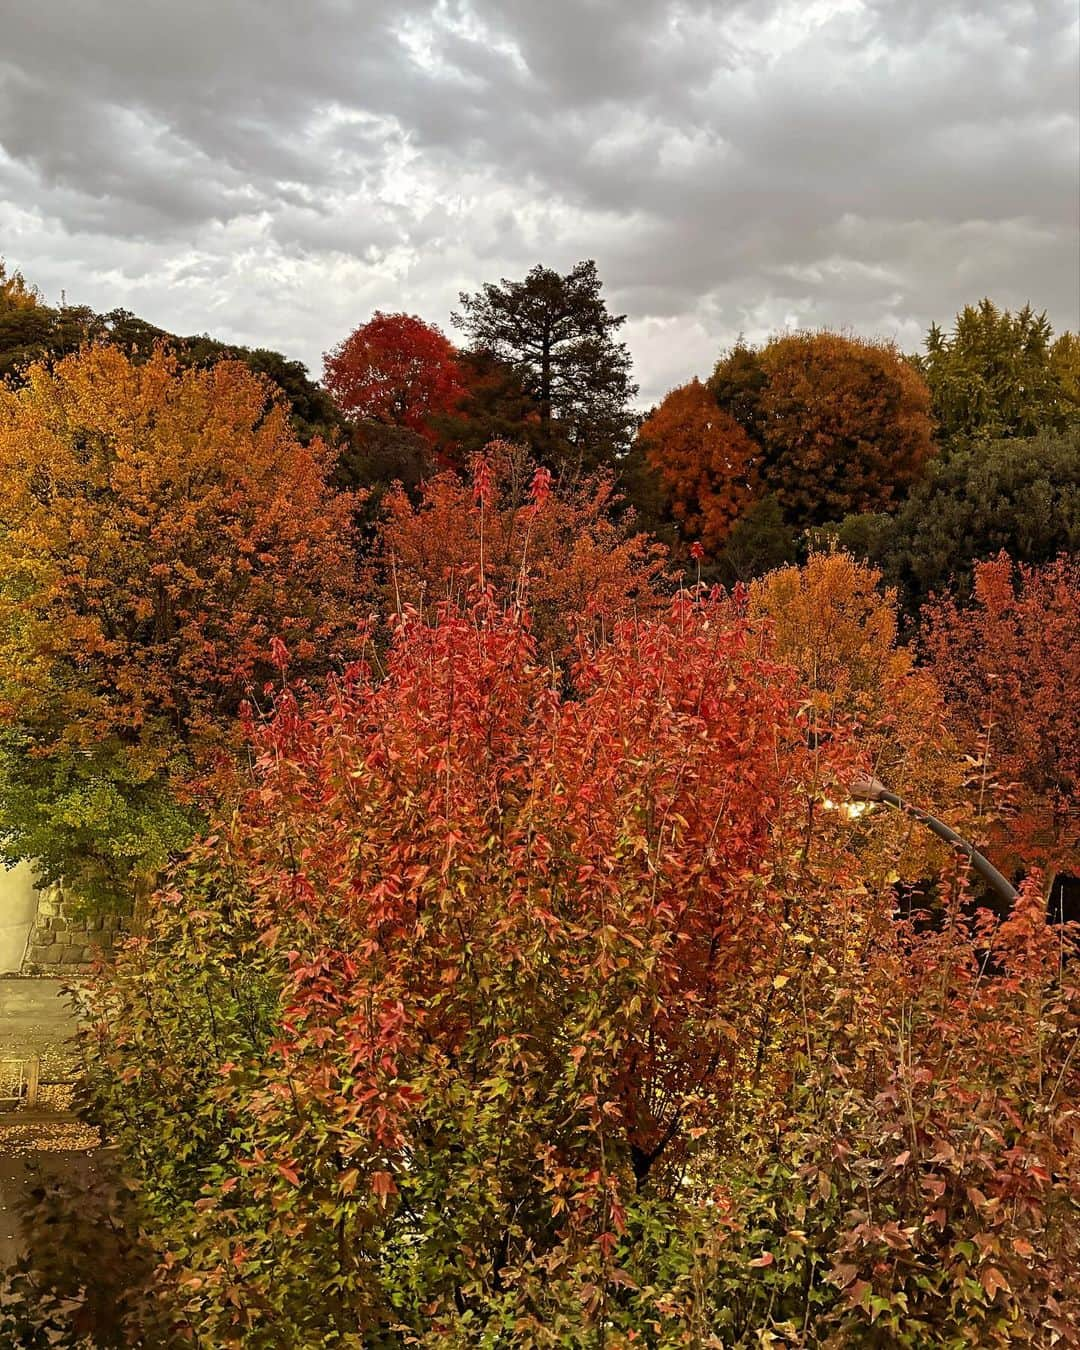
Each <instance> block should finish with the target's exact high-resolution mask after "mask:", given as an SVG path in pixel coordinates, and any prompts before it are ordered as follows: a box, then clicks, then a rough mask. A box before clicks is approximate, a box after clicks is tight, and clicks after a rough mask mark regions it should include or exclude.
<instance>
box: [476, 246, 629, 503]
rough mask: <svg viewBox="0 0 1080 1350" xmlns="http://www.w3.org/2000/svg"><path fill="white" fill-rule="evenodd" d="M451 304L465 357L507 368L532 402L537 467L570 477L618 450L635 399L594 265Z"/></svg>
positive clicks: (535, 273)
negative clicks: (456, 306)
mask: <svg viewBox="0 0 1080 1350" xmlns="http://www.w3.org/2000/svg"><path fill="white" fill-rule="evenodd" d="M460 303H461V310H460V312H458V313H456V314H455V315H454V316H453V322H454V325H455V327H457V328H460V329H461V330H462V331H463V332H464V333H465V335H466V337H467V338H468V342H469V346H470V347H471V349H472V350H473V351H474V352H478V353H485V354H487V355H488V356H490V357H493V358H495V359H496V360H498V361H500V362H503V363H505V364H506V365H508V366H509V367H510V368H512V369H513V370H514V371H515V372H516V374H517V376H518V378H519V379H520V381H521V385H522V388H523V389H524V391H525V393H526V394H527V395H528V396H529V398H530V399H532V400H533V401H534V402H535V404H536V409H537V413H538V417H539V433H538V439H537V440H536V441H534V442H533V448H534V451H535V453H536V455H537V457H538V458H539V460H540V461H541V463H543V464H544V465H545V466H546V467H547V468H549V469H551V470H552V471H553V472H554V473H555V474H557V475H562V474H564V473H565V474H570V475H571V476H573V475H575V474H579V473H581V472H582V471H583V470H584V471H588V470H592V469H596V468H598V467H600V466H602V465H605V464H608V463H610V462H611V460H612V459H613V458H615V457H616V456H617V455H618V454H620V453H621V452H622V451H623V450H625V448H626V445H627V442H628V440H629V434H630V428H631V426H632V423H633V418H632V414H631V412H630V402H631V400H632V399H633V397H634V395H635V394H636V393H637V386H636V385H635V384H633V383H632V381H631V378H630V353H629V351H628V350H627V348H626V345H625V343H622V342H619V341H617V340H616V334H617V333H618V331H619V329H620V328H621V327H622V325H623V324H624V323H625V322H626V316H625V315H622V314H620V315H613V314H610V313H609V312H608V308H607V303H606V301H605V300H604V298H603V296H602V295H601V282H600V278H599V277H598V276H597V273H596V264H595V263H594V262H591V261H589V262H580V263H578V264H577V265H576V266H575V267H574V268H572V269H571V271H569V272H568V273H566V275H565V276H563V275H561V274H560V273H558V272H555V271H553V270H552V269H551V268H548V267H542V266H540V265H539V264H538V265H537V266H536V267H534V268H533V269H532V271H530V272H529V273H528V275H527V276H526V277H525V278H524V280H522V281H509V280H507V279H506V278H505V277H504V278H503V279H502V281H501V282H500V283H499V284H498V285H495V284H494V283H492V282H489V283H487V284H486V285H485V286H484V287H483V288H482V289H481V290H479V291H477V292H476V293H475V294H474V295H469V294H468V293H467V292H464V291H463V292H462V294H461V297H460Z"/></svg>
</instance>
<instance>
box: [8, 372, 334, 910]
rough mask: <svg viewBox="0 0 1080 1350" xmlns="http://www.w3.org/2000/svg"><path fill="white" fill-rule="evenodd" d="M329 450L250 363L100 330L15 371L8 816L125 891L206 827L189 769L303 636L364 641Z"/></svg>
mask: <svg viewBox="0 0 1080 1350" xmlns="http://www.w3.org/2000/svg"><path fill="white" fill-rule="evenodd" d="M330 464H331V452H330V451H329V450H328V449H327V447H325V446H324V445H323V444H322V443H321V442H319V441H313V442H312V443H311V444H310V445H309V446H303V445H302V444H300V443H299V442H298V441H297V439H296V437H295V435H294V434H293V432H292V431H291V429H290V427H289V421H288V416H287V412H286V408H285V404H284V400H283V399H282V398H281V397H280V395H278V396H276V397H275V395H274V391H273V386H272V385H271V384H270V382H269V381H267V380H265V379H261V378H259V377H257V376H255V375H253V374H252V373H251V372H250V371H249V370H248V369H247V368H246V367H245V366H243V365H241V364H240V363H239V362H220V363H218V364H217V365H216V366H214V367H213V368H211V369H209V370H202V369H198V368H188V369H182V368H181V367H180V366H179V365H178V363H177V362H176V360H175V358H173V357H171V356H169V355H167V354H165V353H164V352H162V351H160V350H159V351H156V352H155V353H154V354H153V355H152V356H150V358H149V359H148V360H146V361H145V362H142V363H136V362H134V361H133V360H132V359H131V358H129V357H128V356H126V355H125V354H124V353H123V352H121V351H120V350H119V349H118V348H116V347H104V346H103V347H91V348H87V349H86V350H85V351H83V352H81V353H80V354H79V355H77V356H72V357H67V358H65V359H64V360H62V361H60V362H58V363H57V364H56V365H55V367H54V368H53V369H51V370H50V369H48V368H46V367H44V366H34V367H32V368H31V369H30V370H29V371H28V372H27V373H26V377H25V381H24V383H23V384H22V386H21V387H20V388H18V389H14V390H7V389H0V497H2V499H3V501H4V528H3V530H2V531H0V710H2V714H3V722H4V733H3V742H2V749H0V766H2V767H0V831H2V835H3V841H4V845H3V846H4V853H5V855H6V856H7V857H8V858H10V859H15V858H31V859H34V860H36V861H37V862H38V863H39V865H40V866H41V868H42V869H43V871H44V874H45V875H46V876H48V877H50V878H53V877H57V876H60V875H63V876H65V877H66V878H67V879H68V880H69V881H70V882H72V883H73V884H79V883H82V884H84V885H85V886H86V887H89V888H93V887H98V886H104V887H105V888H106V889H111V890H112V891H113V892H115V891H116V889H117V887H119V888H120V891H121V893H122V891H123V882H124V880H125V879H126V878H127V877H128V876H129V874H131V873H132V872H134V873H136V874H138V873H140V872H143V873H145V872H147V871H149V872H153V871H154V870H155V868H156V867H158V866H160V865H161V864H162V863H163V862H164V861H165V860H166V859H167V858H168V857H169V855H170V854H171V853H172V852H173V851H175V849H176V848H177V847H179V846H182V845H183V844H185V843H186V842H187V839H188V838H189V837H190V833H191V829H192V828H193V824H194V822H195V819H196V817H194V816H193V815H192V808H193V798H192V785H193V782H194V781H195V778H196V775H197V773H198V772H203V773H205V772H206V771H207V770H208V769H210V768H212V767H213V763H214V755H215V754H216V752H217V751H219V750H234V749H236V748H238V745H239V740H238V733H239V727H238V724H237V721H236V714H237V710H238V708H239V705H240V702H241V701H242V699H243V698H244V697H245V696H247V695H249V694H250V693H251V691H252V690H257V689H259V688H260V687H261V685H262V683H263V682H264V681H265V680H266V678H267V677H268V676H269V675H271V674H272V673H273V671H274V669H275V667H276V665H277V664H278V662H277V660H276V658H275V656H274V651H273V644H274V643H275V642H277V641H280V640H284V641H285V642H287V643H290V644H293V645H294V646H295V649H296V651H297V653H298V659H299V660H300V663H301V667H306V668H308V669H309V670H310V671H311V672H312V673H314V672H315V671H317V670H318V669H319V668H320V663H321V667H322V668H323V669H325V667H326V666H327V665H329V664H332V663H333V662H334V661H335V660H336V659H340V658H339V657H337V656H335V655H334V654H335V653H338V654H340V657H344V656H346V655H347V654H348V653H349V652H350V651H351V650H352V649H353V647H354V645H355V643H356V640H357V628H356V623H355V620H354V618H353V616H352V614H351V612H350V601H351V599H352V597H353V596H354V595H355V583H354V580H353V577H354V567H355V564H354V559H353V555H352V545H351V531H352V527H351V511H352V504H351V500H350V498H349V497H348V496H347V495H343V494H337V493H335V492H334V491H333V490H332V489H331V488H330V486H329V483H328V474H329V470H330Z"/></svg>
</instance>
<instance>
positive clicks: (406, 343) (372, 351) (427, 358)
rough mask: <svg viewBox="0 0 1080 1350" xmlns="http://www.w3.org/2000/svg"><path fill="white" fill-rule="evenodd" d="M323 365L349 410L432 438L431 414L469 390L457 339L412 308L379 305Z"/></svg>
mask: <svg viewBox="0 0 1080 1350" xmlns="http://www.w3.org/2000/svg"><path fill="white" fill-rule="evenodd" d="M323 366H324V374H323V382H324V383H325V385H326V387H327V389H329V391H330V393H331V395H332V396H333V398H334V401H335V403H336V404H337V405H338V407H339V408H340V409H341V411H342V412H343V413H345V414H346V415H347V416H349V417H355V418H359V419H361V420H365V421H372V422H385V423H389V424H391V425H393V426H400V427H408V428H409V430H411V431H415V432H417V433H419V434H420V435H421V436H423V437H424V438H425V439H426V440H428V441H429V442H432V443H434V441H435V439H436V436H435V433H434V431H433V430H432V427H431V419H432V418H433V417H435V416H438V415H441V414H446V413H449V412H450V411H451V409H453V408H454V407H455V406H456V405H457V403H458V402H459V400H461V398H462V397H463V396H464V394H465V386H464V384H463V382H462V376H461V371H460V369H459V366H458V361H457V353H456V350H455V348H454V346H453V344H452V343H451V342H450V341H449V340H448V339H447V338H446V337H445V336H444V335H443V334H442V333H441V332H440V331H439V329H438V328H436V327H435V326H434V325H433V324H429V323H425V322H424V320H423V319H419V318H417V317H416V316H415V315H412V314H384V313H382V311H380V310H376V312H375V313H374V315H373V316H372V317H371V318H370V319H369V320H368V322H367V323H365V324H361V325H360V327H359V328H357V329H355V330H354V331H353V332H352V333H350V334H349V336H348V337H347V338H345V339H344V340H343V341H342V342H340V343H339V344H338V345H337V346H336V347H335V348H333V350H332V351H329V352H327V353H326V355H325V356H324V358H323Z"/></svg>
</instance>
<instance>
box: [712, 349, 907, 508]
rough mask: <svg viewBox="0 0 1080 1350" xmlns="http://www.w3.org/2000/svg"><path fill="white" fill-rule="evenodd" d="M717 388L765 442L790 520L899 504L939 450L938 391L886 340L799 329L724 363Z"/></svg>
mask: <svg viewBox="0 0 1080 1350" xmlns="http://www.w3.org/2000/svg"><path fill="white" fill-rule="evenodd" d="M709 389H710V390H711V391H712V393H713V395H714V397H715V398H716V399H717V403H718V405H719V407H720V408H721V409H722V410H723V411H725V412H727V413H729V414H730V415H731V416H732V417H733V418H735V420H736V421H738V422H739V424H740V425H741V426H742V427H743V429H744V430H745V431H746V432H747V434H748V435H750V436H751V437H753V438H754V439H755V440H756V442H757V445H758V446H759V463H758V469H759V474H760V477H761V482H762V487H763V490H764V491H765V492H768V493H772V494H774V495H775V496H776V498H777V500H778V501H779V503H780V506H781V507H782V509H783V511H784V514H785V516H786V518H787V519H788V521H789V523H791V524H794V525H798V526H807V525H816V524H822V523H824V522H825V521H827V520H838V519H841V518H842V517H843V516H845V515H848V514H854V513H857V512H862V511H875V510H891V509H893V508H894V507H895V506H896V505H898V504H899V502H900V501H901V500H902V498H903V496H904V494H905V493H906V492H907V490H908V489H909V488H910V487H911V485H912V484H913V483H915V482H916V481H917V480H918V478H919V477H920V475H921V474H922V472H923V470H924V468H925V466H926V464H927V462H928V461H929V459H930V456H931V453H932V449H933V446H932V440H931V431H932V423H931V419H930V395H929V391H928V390H927V387H926V384H925V382H924V381H923V379H922V377H921V376H920V375H919V374H918V373H917V371H915V370H914V368H913V367H912V366H911V364H910V363H909V362H907V361H906V360H905V359H904V358H903V357H902V356H901V355H900V353H899V352H897V351H896V349H895V348H894V347H893V346H891V345H890V344H888V343H881V342H870V341H867V340H865V339H862V338H854V337H843V336H841V335H839V334H837V333H828V332H821V333H794V334H790V335H788V336H784V337H779V338H774V339H773V340H772V341H771V342H768V343H767V344H766V345H765V346H764V347H762V348H760V349H758V350H753V349H749V348H746V347H738V348H736V349H735V350H734V351H732V352H730V353H728V355H726V356H725V357H724V358H722V359H721V361H720V362H719V363H718V365H717V367H716V370H715V371H714V373H713V376H712V378H711V379H710V381H709Z"/></svg>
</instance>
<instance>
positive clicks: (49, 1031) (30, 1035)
mask: <svg viewBox="0 0 1080 1350" xmlns="http://www.w3.org/2000/svg"><path fill="white" fill-rule="evenodd" d="M62 991H63V983H62V982H61V981H60V980H45V979H0V1060H6V1059H20V1060H25V1059H28V1058H29V1057H30V1056H32V1055H37V1056H38V1058H39V1060H40V1062H41V1082H42V1090H41V1101H40V1106H39V1109H37V1110H34V1111H28V1110H19V1111H9V1112H7V1113H5V1114H0V1277H2V1274H3V1271H4V1270H5V1269H6V1268H7V1267H8V1266H9V1265H10V1264H11V1263H12V1261H13V1260H14V1259H15V1257H16V1256H17V1255H18V1254H19V1253H20V1252H21V1250H22V1236H21V1233H20V1229H19V1222H18V1213H19V1209H20V1202H21V1199H22V1197H23V1195H24V1194H25V1192H26V1190H27V1189H28V1188H29V1187H31V1186H33V1185H35V1184H37V1183H38V1182H39V1181H40V1180H41V1179H43V1178H45V1177H50V1176H53V1177H63V1176H69V1177H75V1178H80V1177H81V1178H89V1177H90V1176H91V1175H92V1174H93V1172H94V1170H95V1163H94V1146H95V1144H96V1140H95V1138H94V1136H93V1135H91V1134H90V1133H89V1132H88V1131H87V1130H86V1129H85V1127H83V1126H82V1125H80V1124H79V1123H78V1122H77V1121H75V1120H74V1119H73V1118H72V1116H71V1114H70V1111H69V1110H68V1109H67V1108H68V1104H69V1103H68V1099H69V1097H70V1091H69V1089H68V1088H67V1087H65V1086H63V1085H62V1084H63V1082H64V1080H69V1079H70V1078H71V1076H72V1074H73V1072H74V1059H73V1056H72V1052H71V1047H70V1044H69V1042H70V1039H71V1037H72V1035H73V1034H74V1031H75V1018H74V1015H73V1012H72V1009H71V1006H70V1004H69V1002H68V1000H67V999H66V998H65V996H64V994H63V992H62Z"/></svg>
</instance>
